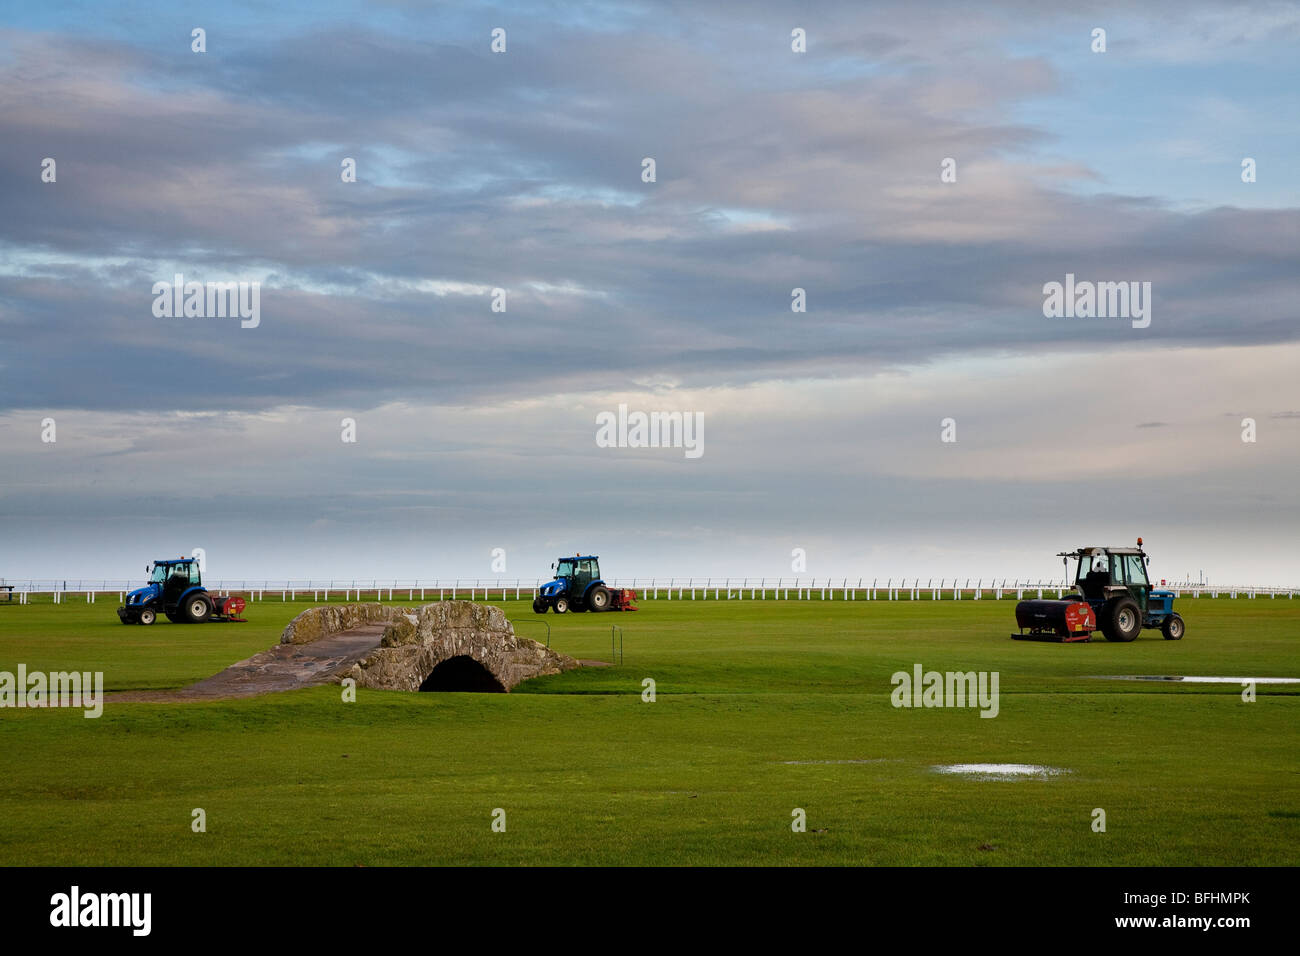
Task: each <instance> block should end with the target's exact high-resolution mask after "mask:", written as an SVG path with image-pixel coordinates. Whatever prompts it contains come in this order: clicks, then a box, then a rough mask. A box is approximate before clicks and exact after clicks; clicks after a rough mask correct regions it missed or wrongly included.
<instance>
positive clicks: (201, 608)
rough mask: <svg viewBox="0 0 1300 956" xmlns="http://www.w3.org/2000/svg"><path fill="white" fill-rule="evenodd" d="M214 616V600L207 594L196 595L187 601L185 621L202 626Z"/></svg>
mask: <svg viewBox="0 0 1300 956" xmlns="http://www.w3.org/2000/svg"><path fill="white" fill-rule="evenodd" d="M211 614H212V600H211V599H210V598H209V597H208V596H207V595H206V594H196V595H194V596H193V597H191V598H186V600H185V620H186V621H188V622H189V623H191V624H202V623H203V622H204V621H206V620H207V619H208V617H209V616H210V615H211Z"/></svg>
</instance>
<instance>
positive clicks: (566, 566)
mask: <svg viewBox="0 0 1300 956" xmlns="http://www.w3.org/2000/svg"><path fill="white" fill-rule="evenodd" d="M555 576H556V577H557V578H571V577H573V561H572V560H571V559H570V560H564V561H561V562H560V563H559V564H558V565H557V566H556V568H555Z"/></svg>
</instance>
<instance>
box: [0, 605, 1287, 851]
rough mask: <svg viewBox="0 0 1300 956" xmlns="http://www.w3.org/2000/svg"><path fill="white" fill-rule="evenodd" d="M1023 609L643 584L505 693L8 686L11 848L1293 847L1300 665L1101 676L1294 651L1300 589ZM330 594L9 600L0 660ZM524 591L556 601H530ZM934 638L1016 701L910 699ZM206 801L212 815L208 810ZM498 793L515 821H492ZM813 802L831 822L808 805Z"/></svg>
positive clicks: (186, 664) (224, 654)
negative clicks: (650, 687)
mask: <svg viewBox="0 0 1300 956" xmlns="http://www.w3.org/2000/svg"><path fill="white" fill-rule="evenodd" d="M396 603H406V602H396ZM1013 605H1014V601H1011V600H1004V601H1002V602H994V601H990V600H985V601H980V602H975V601H963V602H960V603H953V602H938V603H935V602H928V601H923V602H917V603H915V604H913V603H910V602H907V601H901V602H895V603H890V602H881V601H877V602H870V603H868V602H863V601H858V602H850V603H844V602H841V601H832V602H821V601H809V602H795V601H790V602H773V601H770V600H769V601H765V602H751V601H730V602H728V601H722V602H713V601H694V602H691V601H689V600H688V601H672V602H668V601H663V600H660V601H642V602H641V606H642V608H643V610H642V611H641V612H639V613H637V614H622V615H612V614H611V615H599V616H597V615H590V614H587V615H568V616H567V617H555V616H554V615H548V616H547V618H546V620H547V621H548V622H549V623H550V624H551V628H552V646H554V647H555V648H556V649H558V650H560V651H563V652H565V653H568V654H572V655H574V656H576V657H584V658H602V657H603V658H604V659H608V658H609V653H610V636H609V628H610V625H611V624H618V625H621V626H622V627H623V628H624V629H625V637H624V649H625V655H626V656H625V663H624V664H622V665H621V666H619V667H613V668H600V669H596V668H590V669H583V670H579V671H573V672H570V673H568V674H563V675H559V676H557V677H552V678H544V679H540V680H536V681H530V682H527V683H525V684H523V685H521V686H520V687H519V688H517V689H516V691H515V692H514V693H512V694H509V695H469V694H403V693H396V692H379V691H366V690H362V691H360V693H359V699H358V701H357V702H356V703H354V704H345V703H343V702H342V701H341V699H340V695H339V692H338V689H337V688H317V689H313V690H308V691H300V692H294V693H287V694H273V695H268V696H265V697H260V698H255V699H247V700H237V701H224V702H213V703H202V704H114V703H113V702H112V701H111V700H110V701H109V703H108V705H107V706H106V708H105V711H104V714H103V716H102V717H101V718H99V719H98V720H87V719H84V718H83V717H82V716H81V712H80V711H71V710H8V709H6V710H0V770H2V771H3V774H2V775H0V862H3V863H5V864H71V865H81V864H217V865H227V864H336V865H352V864H366V865H380V864H432V863H454V864H463V863H473V864H518V863H523V864H555V863H558V864H773V865H785V864H792V865H793V864H876V865H888V864H986V865H1028V864H1047V865H1074V864H1081V865H1109V864H1124V865H1199V864H1229V865H1253V864H1293V863H1294V862H1295V860H1296V850H1295V847H1296V846H1297V845H1300V786H1298V784H1300V761H1298V760H1297V754H1298V753H1300V747H1298V746H1297V745H1298V744H1300V733H1298V730H1300V689H1297V688H1290V689H1286V688H1283V687H1268V686H1267V685H1261V686H1260V687H1259V688H1258V699H1257V701H1256V702H1254V703H1244V702H1243V701H1242V699H1241V688H1240V687H1238V686H1235V685H1225V686H1213V685H1194V686H1193V685H1187V686H1178V685H1173V684H1151V683H1143V682H1131V681H1103V680H1095V679H1091V678H1090V676H1089V675H1101V674H1214V675H1246V676H1285V677H1295V676H1300V654H1298V653H1297V650H1298V649H1300V601H1287V600H1258V599H1257V600H1254V601H1250V600H1245V599H1238V600H1235V601H1233V600H1228V599H1220V600H1217V601H1215V600H1210V599H1200V600H1196V601H1192V600H1182V601H1180V602H1179V607H1180V610H1181V611H1182V613H1183V614H1184V616H1185V617H1186V619H1187V626H1188V631H1187V638H1186V639H1185V640H1183V641H1181V642H1176V643H1175V642H1166V641H1163V640H1161V639H1160V638H1159V634H1158V633H1156V632H1143V637H1142V639H1140V640H1139V641H1137V642H1135V643H1133V644H1109V643H1106V642H1104V641H1098V642H1096V643H1093V644H1087V645H1055V644H1033V643H1021V642H1015V641H1011V640H1009V639H1008V634H1009V633H1010V632H1011V630H1012V627H1011V622H1012V617H1013V615H1012V608H1013ZM308 606H309V602H299V603H297V604H288V605H283V604H281V603H280V602H279V601H275V602H269V601H268V602H266V603H255V604H252V605H250V607H249V610H248V612H247V616H248V617H249V618H250V623H248V624H242V625H241V624H224V625H217V624H214V625H207V626H203V627H187V626H181V625H172V624H168V623H167V622H165V621H163V622H160V623H159V624H157V625H155V626H154V627H152V628H143V627H123V626H122V625H120V624H118V623H117V619H116V616H115V615H114V613H113V609H114V607H115V602H113V601H105V600H101V601H100V602H99V603H97V604H93V605H85V604H82V603H75V602H73V603H67V604H63V605H59V606H54V605H40V604H37V605H29V606H12V607H5V606H3V604H0V670H8V671H14V670H15V669H16V668H17V665H18V663H20V662H21V663H24V664H26V665H27V667H28V669H29V670H43V671H54V670H69V669H77V670H102V671H103V672H104V674H105V680H106V683H107V685H108V687H109V688H110V689H113V690H135V689H160V688H168V687H180V686H183V685H184V684H187V683H189V682H191V681H194V680H197V679H199V678H201V677H206V676H208V675H210V674H212V673H215V672H216V671H218V670H220V669H221V668H223V667H225V666H226V665H228V664H230V663H232V662H234V661H236V660H238V659H241V658H243V657H247V656H249V655H250V654H253V653H255V652H257V651H259V650H262V649H264V648H266V647H268V646H270V645H271V644H272V643H274V642H275V641H276V640H277V638H278V636H279V632H280V630H281V628H282V627H283V626H284V624H285V623H286V622H287V621H288V620H289V619H290V618H291V617H292V616H293V615H294V614H296V613H297V612H298V611H300V610H302V609H303V608H305V607H308ZM504 606H505V607H506V609H507V613H508V614H509V615H510V616H511V617H512V618H516V619H518V620H520V621H533V620H537V619H536V618H535V616H534V615H533V614H532V613H531V611H529V610H528V608H527V605H526V602H520V603H515V602H505V604H504ZM519 630H520V633H521V634H526V635H528V636H534V635H536V636H538V637H544V634H545V629H544V628H542V627H540V626H537V625H535V624H530V625H521V627H520V629H519ZM915 663H920V664H922V665H923V666H924V667H925V668H926V669H927V670H931V669H933V670H940V671H947V670H977V671H980V670H983V671H998V672H999V674H1000V690H1001V704H1000V714H999V716H998V717H997V718H995V719H992V720H989V719H981V718H980V717H979V715H978V711H977V710H974V709H968V710H957V709H931V710H909V709H895V708H893V707H892V706H891V705H890V702H889V693H890V691H891V690H892V686H891V684H890V676H891V674H892V673H893V672H894V671H897V670H907V671H910V670H911V668H912V665H913V664H915ZM646 677H651V678H654V680H655V681H656V683H657V696H658V699H657V701H656V702H655V703H653V704H649V703H643V702H642V700H641V696H640V695H641V689H642V683H641V682H642V679H643V678H646ZM813 761H869V762H861V763H829V762H828V763H816V762H813ZM950 762H1015V763H1036V764H1046V765H1049V766H1053V767H1061V768H1065V769H1068V770H1069V771H1071V772H1070V773H1068V774H1066V775H1063V776H1060V777H1055V778H1052V779H1048V780H1019V781H1012V782H990V781H980V780H973V779H964V778H950V777H944V776H940V775H937V774H935V773H933V772H932V770H931V769H930V768H931V767H932V766H933V765H935V764H941V763H950ZM196 807H202V808H203V809H204V810H205V811H206V813H207V824H208V830H207V832H206V833H203V834H195V833H192V832H191V830H190V819H191V810H192V809H193V808H196ZM497 807H500V808H503V809H505V811H506V814H507V816H506V820H507V829H506V832H505V833H494V832H492V830H491V826H490V825H491V820H492V811H493V809H494V808H497ZM795 807H801V808H804V809H805V810H806V811H807V818H808V830H809V832H807V833H802V834H799V833H792V832H791V829H790V821H791V811H792V809H793V808H795ZM1095 807H1100V808H1103V809H1104V810H1105V811H1106V813H1107V831H1108V832H1106V833H1104V834H1098V833H1094V832H1092V830H1091V827H1090V824H1091V822H1092V811H1093V808H1095ZM817 830H822V831H825V832H813V831H817Z"/></svg>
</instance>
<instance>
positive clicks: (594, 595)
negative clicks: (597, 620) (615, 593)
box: [587, 584, 609, 611]
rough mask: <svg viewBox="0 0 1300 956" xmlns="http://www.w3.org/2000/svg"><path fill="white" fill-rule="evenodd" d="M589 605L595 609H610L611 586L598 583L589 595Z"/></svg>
mask: <svg viewBox="0 0 1300 956" xmlns="http://www.w3.org/2000/svg"><path fill="white" fill-rule="evenodd" d="M587 606H588V607H589V608H591V609H592V610H593V611H608V610H609V588H607V587H605V585H603V584H597V585H596V586H595V587H594V588H592V589H591V593H590V594H588V595H587Z"/></svg>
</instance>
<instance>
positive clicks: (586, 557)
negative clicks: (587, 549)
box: [556, 554, 600, 561]
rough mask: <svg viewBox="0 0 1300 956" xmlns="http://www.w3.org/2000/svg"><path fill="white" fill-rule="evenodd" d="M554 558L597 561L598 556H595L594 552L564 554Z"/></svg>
mask: <svg viewBox="0 0 1300 956" xmlns="http://www.w3.org/2000/svg"><path fill="white" fill-rule="evenodd" d="M556 560H559V561H599V560H600V558H598V557H596V556H595V555H594V554H566V555H565V556H564V557H562V558H557V559H556Z"/></svg>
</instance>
